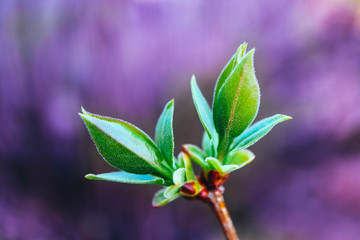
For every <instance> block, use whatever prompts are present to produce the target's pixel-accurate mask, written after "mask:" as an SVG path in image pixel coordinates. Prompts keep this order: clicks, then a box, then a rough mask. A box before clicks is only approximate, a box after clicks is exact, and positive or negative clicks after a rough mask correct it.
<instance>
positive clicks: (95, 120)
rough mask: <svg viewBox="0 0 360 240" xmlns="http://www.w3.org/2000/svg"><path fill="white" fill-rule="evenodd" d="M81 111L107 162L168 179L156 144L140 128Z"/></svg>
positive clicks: (125, 168) (136, 172) (117, 166)
mask: <svg viewBox="0 0 360 240" xmlns="http://www.w3.org/2000/svg"><path fill="white" fill-rule="evenodd" d="M83 112H84V113H83V114H80V116H81V118H82V119H83V121H84V123H85V124H86V126H87V128H88V130H89V132H90V135H91V137H92V139H93V140H94V142H95V145H96V147H97V149H98V151H99V153H100V154H101V155H102V156H103V158H104V159H105V160H106V161H107V162H108V163H109V164H110V165H112V166H114V167H115V168H117V169H120V170H123V171H125V172H128V173H134V174H151V175H154V176H158V177H161V178H164V179H170V180H171V179H172V174H171V172H170V170H168V169H165V168H164V166H162V165H161V162H162V154H161V153H160V151H159V150H158V148H157V146H156V144H155V143H154V142H153V141H152V140H151V138H150V137H149V136H148V135H146V134H145V133H144V132H143V131H141V130H140V129H138V128H137V127H135V126H133V125H131V124H130V123H127V122H125V121H122V120H119V119H113V118H108V117H103V116H99V115H94V114H90V113H87V112H86V111H85V110H83Z"/></svg>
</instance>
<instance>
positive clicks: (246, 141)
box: [231, 114, 292, 149]
mask: <svg viewBox="0 0 360 240" xmlns="http://www.w3.org/2000/svg"><path fill="white" fill-rule="evenodd" d="M289 119H292V117H289V116H286V115H281V114H276V115H274V116H272V117H268V118H265V119H263V120H261V121H258V122H257V123H255V124H254V125H252V126H250V127H249V128H248V129H246V130H245V131H244V132H243V133H242V134H241V135H240V136H238V137H237V138H235V139H234V142H233V144H232V147H231V149H244V148H248V147H250V146H251V145H253V144H254V143H256V142H257V141H258V140H259V139H261V138H262V137H264V136H265V135H266V134H267V133H268V132H270V130H271V129H272V128H273V127H274V126H275V125H276V124H278V123H280V122H283V121H286V120H289Z"/></svg>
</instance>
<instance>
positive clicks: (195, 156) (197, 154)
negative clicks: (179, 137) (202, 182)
mask: <svg viewBox="0 0 360 240" xmlns="http://www.w3.org/2000/svg"><path fill="white" fill-rule="evenodd" d="M183 149H184V150H185V152H186V154H187V156H188V157H189V158H190V160H191V161H193V162H195V163H196V164H198V165H199V166H200V167H201V168H203V169H206V164H205V158H206V154H205V153H204V152H203V151H202V150H201V149H200V148H198V147H197V146H196V145H192V144H184V145H183Z"/></svg>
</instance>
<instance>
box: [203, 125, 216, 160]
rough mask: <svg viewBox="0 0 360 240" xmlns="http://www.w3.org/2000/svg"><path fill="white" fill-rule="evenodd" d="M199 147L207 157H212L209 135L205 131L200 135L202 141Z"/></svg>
mask: <svg viewBox="0 0 360 240" xmlns="http://www.w3.org/2000/svg"><path fill="white" fill-rule="evenodd" d="M201 147H202V149H203V150H204V152H205V153H206V155H207V156H208V157H213V156H214V155H213V151H212V146H211V142H210V138H209V135H208V134H207V133H206V131H205V132H204V134H203V137H202V143H201Z"/></svg>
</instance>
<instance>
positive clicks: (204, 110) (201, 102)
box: [191, 75, 216, 139]
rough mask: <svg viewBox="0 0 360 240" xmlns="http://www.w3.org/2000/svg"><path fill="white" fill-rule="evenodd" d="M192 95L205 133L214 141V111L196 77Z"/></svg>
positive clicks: (193, 78)
mask: <svg viewBox="0 0 360 240" xmlns="http://www.w3.org/2000/svg"><path fill="white" fill-rule="evenodd" d="M191 94H192V98H193V101H194V105H195V108H196V111H197V113H198V115H199V118H200V121H201V123H202V125H203V126H204V129H205V131H206V132H207V134H208V135H209V138H210V139H212V138H213V135H214V133H215V131H216V130H215V125H214V121H213V116H212V111H211V109H210V106H209V104H208V102H207V101H206V99H205V97H204V95H203V94H202V93H201V90H200V88H199V86H198V85H197V83H196V79H195V76H194V75H193V76H192V78H191Z"/></svg>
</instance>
